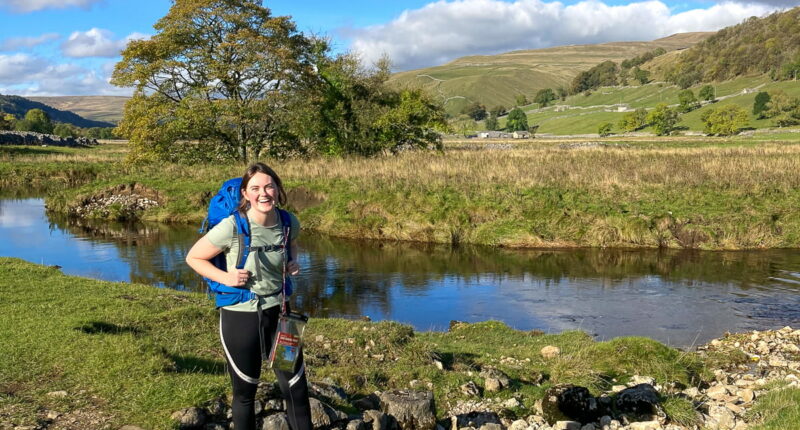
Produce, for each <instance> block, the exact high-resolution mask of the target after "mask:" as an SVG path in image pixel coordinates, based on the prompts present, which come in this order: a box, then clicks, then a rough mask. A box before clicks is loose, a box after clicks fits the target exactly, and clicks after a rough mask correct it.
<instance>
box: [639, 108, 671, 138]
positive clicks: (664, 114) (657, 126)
mask: <svg viewBox="0 0 800 430" xmlns="http://www.w3.org/2000/svg"><path fill="white" fill-rule="evenodd" d="M647 123H648V124H650V125H651V126H652V127H653V131H654V132H655V133H656V134H657V135H659V136H663V135H666V134H670V133H672V130H674V129H675V124H677V123H678V112H676V111H675V110H673V109H670V108H669V107H668V106H667V104H666V103H660V104H659V105H658V106H656V107H655V109H653V110H652V111H650V113H648V114H647Z"/></svg>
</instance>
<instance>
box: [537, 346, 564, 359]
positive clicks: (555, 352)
mask: <svg viewBox="0 0 800 430" xmlns="http://www.w3.org/2000/svg"><path fill="white" fill-rule="evenodd" d="M540 352H541V354H542V357H544V358H545V359H547V360H550V359H552V358H556V357H558V356H559V355H560V354H561V348H559V347H557V346H553V345H547V346H545V347H544V348H542V350H541V351H540Z"/></svg>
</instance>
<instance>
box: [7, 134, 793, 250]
mask: <svg viewBox="0 0 800 430" xmlns="http://www.w3.org/2000/svg"><path fill="white" fill-rule="evenodd" d="M798 140H800V134H781V135H775V137H774V138H772V139H770V138H769V137H768V136H767V137H765V136H764V135H756V136H753V137H748V138H743V137H741V138H733V139H717V138H702V137H697V138H694V137H680V138H662V139H658V140H652V139H651V140H648V139H638V140H637V139H626V140H620V139H606V140H598V141H596V142H590V143H588V144H587V142H584V141H552V140H534V141H528V142H524V143H517V142H514V143H513V144H499V145H498V144H489V145H488V146H487V144H485V143H484V142H480V141H469V142H451V143H448V144H447V145H446V149H445V151H444V152H442V153H428V152H424V153H423V152H409V153H403V154H400V155H398V156H387V157H377V158H370V159H362V158H347V159H338V158H334V159H329V158H316V159H312V160H288V161H283V162H279V161H270V160H266V161H267V162H268V163H270V164H272V165H273V166H274V167H276V169H277V170H278V171H279V173H280V174H281V175H282V176H283V178H284V181H285V182H286V184H287V186H288V188H289V189H290V205H291V206H293V208H294V209H295V210H296V211H297V212H298V213H299V216H300V219H301V220H302V222H303V225H304V227H306V228H313V229H316V230H319V231H321V232H324V233H328V234H333V235H338V236H345V237H353V238H370V239H388V240H413V241H427V242H440V243H475V244H487V245H498V246H508V247H574V246H599V247H672V248H681V247H685V248H701V249H743V248H787V247H788V248H797V247H800V218H798V217H795V216H792V214H793V213H794V212H795V211H796V208H797V207H800V142H798ZM598 142H599V145H598V144H597V143H598ZM118 148H119V147H118V146H116V149H115V151H119V149H118ZM84 151H86V152H85V153H84V155H85V157H86V159H87V160H89V161H70V163H75V164H74V165H72V164H66V162H65V163H62V162H55V161H49V158H50V157H52V155H49V156H42V157H40V159H41V160H42V161H37V159H36V157H35V156H33V155H30V154H26V155H25V157H26V158H20V156H18V155H14V154H10V155H9V153H8V152H7V149H4V148H0V152H1V153H3V154H5V155H3V157H2V158H0V173H2V174H3V177H4V178H6V179H4V181H6V183H5V184H4V186H10V185H14V184H17V185H18V184H19V183H25V182H26V181H28V180H29V179H25V180H23V181H21V182H20V181H19V180H18V179H11V177H12V176H13V177H15V178H30V177H31V176H36V177H37V178H39V179H37V181H38V182H45V183H46V182H47V181H53V180H54V179H52V178H53V176H48V175H51V174H54V172H56V171H60V172H61V175H60V176H70V174H69V173H66V172H72V171H76V172H83V173H80V174H79V173H75V175H77V176H81V175H85V176H91V180H89V181H88V183H86V184H85V185H83V186H80V187H77V188H69V189H66V190H63V191H58V192H53V193H51V195H50V197H49V198H48V200H47V204H48V207H49V208H50V209H51V210H56V211H63V212H65V211H67V210H68V209H69V207H70V206H74V205H76V204H77V203H78V202H80V201H81V200H83V199H85V198H87V197H90V196H93V195H98V194H103V193H108V192H109V190H113V189H114V188H115V187H118V186H120V185H123V184H133V183H135V184H139V185H140V186H143V187H144V188H145V189H149V190H152V192H153V193H155V194H156V195H157V196H158V197H159V199H160V201H161V202H162V205H161V206H160V207H159V208H153V209H150V210H148V211H146V212H144V213H143V214H141V217H142V218H144V219H149V220H161V221H178V222H193V223H199V222H200V220H201V219H202V217H203V211H204V208H205V206H206V204H207V201H208V199H209V198H210V197H211V195H213V193H214V192H215V191H216V189H217V188H218V186H219V184H220V183H221V182H222V181H223V180H224V179H227V178H229V177H232V176H236V175H238V174H240V172H241V171H242V170H243V166H240V165H224V166H219V165H195V166H180V165H157V166H155V165H154V166H135V167H130V166H125V165H122V164H119V163H117V162H116V161H114V157H117V154H116V153H114V152H113V151H112V150H109V149H107V148H104V147H103V146H101V147H98V148H92V149H88V150H84ZM102 151H109V152H107V153H105V154H106V155H104V156H103V157H106V158H103V161H91V157H90V156H89V155H90V154H95V153H97V154H102V153H103V152H102ZM77 158H78V157H77V156H76V160H77ZM99 158H102V157H99ZM117 159H119V158H118V157H117ZM7 172H9V175H6V173H7ZM56 177H59V176H56ZM11 181H14V182H13V183H11ZM62 182H69V181H62ZM113 214H114V212H113V211H112V215H111V216H114V215H113Z"/></svg>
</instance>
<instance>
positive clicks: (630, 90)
mask: <svg viewBox="0 0 800 430" xmlns="http://www.w3.org/2000/svg"><path fill="white" fill-rule="evenodd" d="M712 85H713V86H714V88H715V90H716V96H717V98H718V101H717V102H715V103H710V104H706V105H704V106H702V107H701V108H699V109H696V110H694V111H691V112H689V113H686V114H683V115H681V116H680V122H679V123H678V126H679V127H685V129H686V130H688V131H697V132H701V131H703V123H702V121H701V120H700V117H701V115H702V114H703V112H704V111H706V110H708V109H712V108H719V107H722V106H725V105H728V104H736V105H738V106H741V107H742V108H744V110H745V111H746V112H748V117H749V118H748V119H749V127H752V128H765V127H770V126H772V122H771V120H770V119H760V120H759V119H756V118H755V116H754V115H752V113H751V112H752V109H753V102H754V99H755V96H756V94H757V93H758V92H759V91H771V90H782V91H784V92H786V94H788V95H789V96H790V97H800V84H798V83H797V82H795V81H773V80H772V79H770V78H769V77H768V76H763V75H762V76H754V77H742V78H737V79H732V80H729V81H725V82H720V83H712ZM701 86H702V85H696V86H694V87H691V89H692V91H693V92H694V93H695V94H697V93H698V92H699V90H700V87H701ZM679 91H681V89H680V88H679V87H678V86H676V85H672V84H668V83H663V82H661V83H650V84H647V85H641V86H628V87H603V88H600V89H599V90H597V91H594V92H592V93H591V94H590V95H588V96H585V95H583V94H578V95H574V96H570V97H567V99H566V100H565V101H563V102H559V104H557V105H556V106H550V107H547V108H544V109H537V106H536V105H535V104H533V105H530V106H526V107H524V108H523V110H525V112H526V113H527V116H528V124H530V125H539V129H538V131H537V132H538V133H539V134H542V133H546V134H555V135H573V134H593V133H597V128H598V126H599V125H600V124H601V123H603V122H610V123H612V124H614V129H613V131H614V132H615V133H619V132H621V130H619V128H618V127H617V122H619V120H620V119H621V118H622V116H623V115H624V112H619V108H620V107H623V108H625V109H626V110H627V109H636V108H642V107H643V108H646V109H651V108H653V107H655V106H656V105H657V104H659V103H666V104H668V105H671V106H674V105H677V104H678V92H679ZM479 125H480V124H479ZM500 125H501V126H504V125H505V118H500ZM641 131H643V132H648V131H650V130H649V129H648V128H645V129H643V130H641Z"/></svg>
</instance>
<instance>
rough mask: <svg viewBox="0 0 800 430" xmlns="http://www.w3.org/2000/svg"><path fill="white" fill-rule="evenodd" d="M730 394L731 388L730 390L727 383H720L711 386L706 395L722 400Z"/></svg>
mask: <svg viewBox="0 0 800 430" xmlns="http://www.w3.org/2000/svg"><path fill="white" fill-rule="evenodd" d="M728 395H730V390H728V386H727V385H723V384H719V385H715V386H713V387H711V388H709V389H708V390H707V391H706V396H708V398H710V399H714V400H720V399H723V398H724V397H726V396H728Z"/></svg>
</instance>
